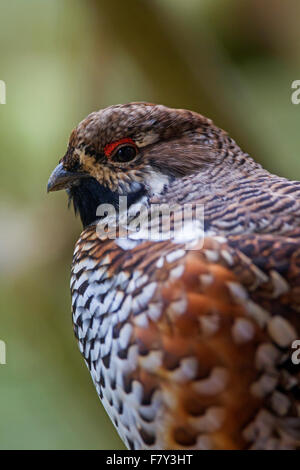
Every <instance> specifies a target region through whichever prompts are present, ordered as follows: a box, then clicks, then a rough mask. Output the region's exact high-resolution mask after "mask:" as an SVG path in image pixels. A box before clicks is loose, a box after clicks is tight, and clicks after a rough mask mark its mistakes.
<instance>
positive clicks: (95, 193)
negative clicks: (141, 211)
mask: <svg viewBox="0 0 300 470" xmlns="http://www.w3.org/2000/svg"><path fill="white" fill-rule="evenodd" d="M67 193H68V195H69V201H70V202H71V201H72V202H73V206H74V210H75V214H77V213H79V215H80V218H81V222H82V225H83V227H84V228H85V227H87V226H88V225H90V224H91V223H93V222H95V220H97V208H98V206H99V205H100V204H112V205H113V206H114V207H115V209H116V211H118V207H119V193H117V192H113V191H111V190H110V189H109V188H106V187H105V186H102V185H101V184H100V183H98V181H97V180H95V178H82V179H81V180H79V181H78V183H77V184H74V185H72V186H71V187H70V188H69V189H68V190H67ZM145 194H146V190H145V189H144V188H142V189H140V190H139V191H137V192H135V193H130V194H128V195H127V207H130V205H131V204H134V203H135V202H137V201H138V200H139V199H140V198H141V197H142V196H143V195H145Z"/></svg>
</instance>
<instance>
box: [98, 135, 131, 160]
mask: <svg viewBox="0 0 300 470" xmlns="http://www.w3.org/2000/svg"><path fill="white" fill-rule="evenodd" d="M121 144H132V145H135V143H134V142H133V140H132V139H130V138H129V137H125V138H124V139H120V140H117V141H116V142H112V143H111V144H107V145H105V147H104V154H105V155H106V157H109V156H110V155H111V154H112V153H113V151H114V150H115V148H116V147H118V146H119V145H121Z"/></svg>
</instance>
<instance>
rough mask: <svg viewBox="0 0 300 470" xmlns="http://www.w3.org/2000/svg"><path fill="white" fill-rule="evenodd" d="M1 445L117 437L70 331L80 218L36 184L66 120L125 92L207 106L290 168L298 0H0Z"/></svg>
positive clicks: (275, 167)
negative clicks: (2, 88) (1, 90)
mask: <svg viewBox="0 0 300 470" xmlns="http://www.w3.org/2000/svg"><path fill="white" fill-rule="evenodd" d="M0 7H1V10H0V64H1V67H0V79H1V80H4V81H5V82H6V87H7V97H6V100H7V103H6V104H5V105H0V116H1V126H0V156H1V158H0V195H1V199H0V223H1V230H0V266H1V278H0V339H2V340H4V341H5V342H6V345H7V364H6V365H0V383H1V386H0V448H1V449H12V448H18V449H40V448H44V449H46V448H50V449H64V448H67V449H121V448H123V445H122V443H121V441H120V440H119V438H118V436H117V434H116V432H115V430H114V428H113V426H112V425H111V423H110V421H109V419H108V418H107V417H106V415H105V413H104V411H103V409H102V406H101V405H100V403H99V401H98V398H97V395H96V392H95V390H94V387H93V385H92V382H91V379H90V377H89V373H88V370H87V368H86V367H85V365H84V363H83V361H82V360H81V357H80V354H79V351H78V350H77V344H76V342H75V339H74V337H73V331H72V325H71V315H70V294H69V274H70V263H71V259H72V252H73V246H74V243H75V241H76V239H77V238H78V235H79V233H80V230H81V228H80V223H79V221H78V220H77V219H75V218H74V215H73V213H72V212H71V211H68V210H67V198H66V195H65V194H60V193H56V194H51V195H48V196H47V194H46V184H47V180H48V176H49V174H50V172H51V171H52V169H53V168H54V166H55V165H56V163H57V161H58V159H59V158H60V157H61V156H62V155H63V154H64V152H65V149H66V144H67V141H68V136H69V134H70V131H71V130H72V128H73V127H74V126H75V125H76V124H77V123H78V122H79V121H80V120H81V119H83V118H84V117H85V116H86V115H87V114H88V113H90V112H92V111H94V110H97V109H100V108H103V107H106V106H108V105H111V104H115V103H124V102H128V101H138V100H142V101H151V102H160V103H163V104H166V105H169V106H174V107H182V108H191V109H193V110H195V111H199V112H200V113H202V114H205V115H208V116H209V117H211V118H212V119H213V120H214V121H215V123H217V124H218V125H219V126H220V127H223V128H225V129H226V130H227V131H229V132H230V134H231V135H232V137H234V138H235V139H236V140H237V141H238V142H239V144H240V145H241V146H242V148H243V149H244V150H246V151H248V152H249V153H251V154H252V156H254V157H255V158H256V159H257V160H258V161H260V162H261V163H263V164H264V165H265V166H266V167H267V168H268V169H269V170H270V171H273V172H275V173H279V174H280V175H284V176H287V177H290V178H294V179H300V159H299V151H300V139H299V122H300V105H299V107H298V106H296V105H292V103H291V93H292V90H291V83H292V81H293V80H296V79H300V68H299V66H300V27H299V21H300V20H299V18H300V2H299V1H298V0H294V1H290V0H286V1H282V0H243V1H240V0H148V1H147V0H126V1H121V0H119V1H115V0H107V1H96V0H85V1H79V0H26V1H24V0H10V1H8V0H6V1H4V0H0Z"/></svg>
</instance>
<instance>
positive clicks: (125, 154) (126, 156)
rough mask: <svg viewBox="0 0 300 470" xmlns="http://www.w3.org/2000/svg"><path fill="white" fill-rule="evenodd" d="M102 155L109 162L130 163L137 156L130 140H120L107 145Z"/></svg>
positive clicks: (133, 144) (135, 148) (134, 146)
mask: <svg viewBox="0 0 300 470" xmlns="http://www.w3.org/2000/svg"><path fill="white" fill-rule="evenodd" d="M104 153H105V155H106V157H107V158H108V159H109V160H112V161H114V162H121V163H125V162H130V161H131V160H133V159H134V157H135V156H136V154H137V147H136V145H135V143H134V142H133V140H132V139H127V138H126V139H122V140H119V141H118V142H113V143H112V144H108V145H107V146H106V147H105V149H104Z"/></svg>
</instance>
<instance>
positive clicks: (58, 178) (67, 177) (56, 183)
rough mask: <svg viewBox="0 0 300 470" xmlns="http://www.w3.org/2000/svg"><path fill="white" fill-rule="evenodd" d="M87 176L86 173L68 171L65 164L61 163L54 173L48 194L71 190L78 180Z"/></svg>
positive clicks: (48, 187)
mask: <svg viewBox="0 0 300 470" xmlns="http://www.w3.org/2000/svg"><path fill="white" fill-rule="evenodd" d="M84 176H87V175H86V174H85V173H79V172H76V171H67V170H65V169H64V167H63V164H62V163H59V164H58V165H57V167H56V168H54V170H53V171H52V173H51V175H50V178H49V180H48V184H47V192H48V193H49V192H50V191H59V190H60V189H67V188H69V187H70V186H71V185H72V184H73V183H74V182H75V181H76V180H78V179H80V178H82V177H84Z"/></svg>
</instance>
